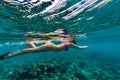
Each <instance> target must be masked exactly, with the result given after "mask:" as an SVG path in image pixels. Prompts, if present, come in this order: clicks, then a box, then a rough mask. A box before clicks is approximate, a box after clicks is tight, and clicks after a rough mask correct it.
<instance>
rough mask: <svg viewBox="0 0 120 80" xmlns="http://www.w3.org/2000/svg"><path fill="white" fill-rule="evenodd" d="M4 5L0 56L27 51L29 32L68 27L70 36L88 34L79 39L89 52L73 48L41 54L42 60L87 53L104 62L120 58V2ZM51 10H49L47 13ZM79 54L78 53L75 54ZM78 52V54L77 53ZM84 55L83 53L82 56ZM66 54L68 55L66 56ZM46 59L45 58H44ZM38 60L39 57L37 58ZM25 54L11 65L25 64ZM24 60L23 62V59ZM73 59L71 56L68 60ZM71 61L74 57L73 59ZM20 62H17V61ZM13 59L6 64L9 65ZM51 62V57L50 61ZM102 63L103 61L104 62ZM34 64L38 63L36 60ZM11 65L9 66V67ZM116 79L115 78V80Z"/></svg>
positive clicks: (87, 0)
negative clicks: (30, 6)
mask: <svg viewBox="0 0 120 80" xmlns="http://www.w3.org/2000/svg"><path fill="white" fill-rule="evenodd" d="M2 3H3V2H2V1H1V5H0V49H1V50H0V53H1V54H2V53H5V52H8V51H10V52H14V51H18V50H20V49H24V48H26V47H27V46H26V45H25V43H24V41H25V40H24V37H23V36H24V34H25V33H26V32H29V31H34V32H51V31H54V30H56V29H57V28H66V29H67V31H68V32H69V34H73V35H76V36H78V35H79V34H81V33H87V34H86V37H84V38H82V39H81V38H80V37H77V44H78V45H81V44H82V45H88V46H89V48H88V49H85V50H76V49H70V50H69V51H68V52H61V53H58V54H54V53H51V52H48V53H46V54H40V56H41V59H40V60H41V61H42V59H45V58H46V57H47V58H48V56H51V57H54V56H55V57H56V56H66V57H68V55H69V56H72V55H74V56H78V55H79V56H80V55H83V54H86V55H85V56H89V57H91V58H96V57H97V58H98V59H101V56H104V57H102V60H103V62H104V60H106V61H108V62H109V61H110V60H113V59H115V60H116V61H119V58H120V54H119V53H120V22H119V21H120V5H119V3H120V0H83V1H82V0H59V1H58V2H57V4H56V5H54V6H53V5H52V6H53V7H51V8H50V9H49V6H51V5H49V6H48V5H45V4H44V5H40V6H35V7H33V8H28V7H25V6H23V5H18V6H16V5H13V4H11V5H8V6H3V5H2ZM47 9H49V10H47ZM75 51H78V54H77V53H75ZM73 53H74V54H73ZM81 53H82V54H81ZM63 54H64V55H63ZM42 56H43V57H42ZM35 57H37V56H36V55H35ZM35 57H33V56H31V55H29V56H28V55H25V56H24V55H23V56H19V57H17V58H11V59H9V60H10V62H11V64H17V60H18V62H19V63H21V64H22V63H25V62H24V61H23V60H25V59H24V58H26V59H27V60H25V61H29V59H31V58H32V60H34V59H35ZM21 58H23V60H21ZM68 58H69V57H68ZM70 58H71V57H70ZM15 59H16V62H14V60H15ZM9 60H5V61H2V62H1V64H4V62H9ZM48 60H49V58H48ZM102 60H101V61H102ZM33 62H34V61H33ZM6 66H7V65H6ZM111 80H113V79H111Z"/></svg>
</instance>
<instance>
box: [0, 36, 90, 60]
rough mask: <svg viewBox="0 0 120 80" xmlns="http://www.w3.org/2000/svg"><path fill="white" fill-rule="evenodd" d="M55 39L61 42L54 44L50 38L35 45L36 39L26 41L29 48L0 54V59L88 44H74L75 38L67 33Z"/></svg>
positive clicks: (81, 47)
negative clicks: (41, 43) (39, 44)
mask: <svg viewBox="0 0 120 80" xmlns="http://www.w3.org/2000/svg"><path fill="white" fill-rule="evenodd" d="M65 36H66V37H65ZM56 41H60V42H61V43H60V44H58V45H56V44H55V43H53V42H52V40H46V41H45V44H43V45H41V46H38V47H37V46H36V45H35V44H34V43H36V42H37V41H36V42H35V41H31V40H29V41H28V42H27V44H28V46H29V48H27V49H24V50H21V51H18V52H13V53H6V54H3V55H1V56H0V60H3V59H7V58H10V57H14V56H18V55H23V54H28V53H37V52H47V51H54V52H60V51H63V50H65V51H67V50H68V49H69V48H78V49H84V48H87V47H88V46H77V45H76V44H75V39H74V38H73V37H72V36H68V35H64V37H58V38H57V39H56Z"/></svg>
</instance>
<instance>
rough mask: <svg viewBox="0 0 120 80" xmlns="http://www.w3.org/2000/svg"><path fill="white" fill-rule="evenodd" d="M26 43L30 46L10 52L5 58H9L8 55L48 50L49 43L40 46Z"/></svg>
mask: <svg viewBox="0 0 120 80" xmlns="http://www.w3.org/2000/svg"><path fill="white" fill-rule="evenodd" d="M28 45H29V46H30V47H32V48H27V49H24V50H21V51H18V52H14V53H10V54H8V55H7V56H5V58H10V57H14V56H18V55H22V54H27V53H36V52H45V51H49V50H50V47H49V46H50V45H49V44H44V45H42V46H40V47H36V46H34V44H28Z"/></svg>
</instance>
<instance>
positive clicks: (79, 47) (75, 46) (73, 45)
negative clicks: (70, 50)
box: [71, 43, 88, 49]
mask: <svg viewBox="0 0 120 80" xmlns="http://www.w3.org/2000/svg"><path fill="white" fill-rule="evenodd" d="M71 47H74V48H78V49H84V48H87V47H88V46H77V45H75V44H74V43H72V44H71Z"/></svg>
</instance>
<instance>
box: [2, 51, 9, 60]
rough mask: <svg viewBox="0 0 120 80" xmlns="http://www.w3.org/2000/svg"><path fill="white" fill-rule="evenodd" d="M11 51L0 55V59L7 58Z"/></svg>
mask: <svg viewBox="0 0 120 80" xmlns="http://www.w3.org/2000/svg"><path fill="white" fill-rule="evenodd" d="M10 53H11V52H7V53H5V54H2V55H0V60H3V59H5V58H7V56H8V54H10Z"/></svg>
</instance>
